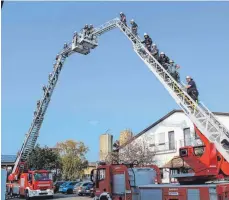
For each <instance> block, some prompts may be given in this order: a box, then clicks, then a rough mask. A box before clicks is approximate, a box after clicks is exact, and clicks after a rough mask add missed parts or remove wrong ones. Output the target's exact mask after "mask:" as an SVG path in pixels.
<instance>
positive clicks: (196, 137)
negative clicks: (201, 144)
mask: <svg viewBox="0 0 229 200" xmlns="http://www.w3.org/2000/svg"><path fill="white" fill-rule="evenodd" d="M195 139H200V137H199V135H197V133H196V131H195Z"/></svg>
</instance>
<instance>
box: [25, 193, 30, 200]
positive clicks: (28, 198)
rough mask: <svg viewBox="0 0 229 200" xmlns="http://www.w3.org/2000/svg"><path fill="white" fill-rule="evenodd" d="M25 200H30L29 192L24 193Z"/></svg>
mask: <svg viewBox="0 0 229 200" xmlns="http://www.w3.org/2000/svg"><path fill="white" fill-rule="evenodd" d="M25 199H26V200H30V197H29V192H28V191H25Z"/></svg>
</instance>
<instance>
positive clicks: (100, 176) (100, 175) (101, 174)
mask: <svg viewBox="0 0 229 200" xmlns="http://www.w3.org/2000/svg"><path fill="white" fill-rule="evenodd" d="M105 172H106V169H100V170H98V180H99V181H101V180H103V179H105Z"/></svg>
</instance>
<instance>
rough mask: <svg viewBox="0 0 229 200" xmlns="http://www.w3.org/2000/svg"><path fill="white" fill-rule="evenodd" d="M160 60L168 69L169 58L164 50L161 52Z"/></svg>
mask: <svg viewBox="0 0 229 200" xmlns="http://www.w3.org/2000/svg"><path fill="white" fill-rule="evenodd" d="M158 62H159V63H160V64H161V65H162V66H163V67H164V69H165V70H168V66H169V58H168V56H166V55H165V53H164V52H161V53H160V56H159V58H158Z"/></svg>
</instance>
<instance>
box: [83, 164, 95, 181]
mask: <svg viewBox="0 0 229 200" xmlns="http://www.w3.org/2000/svg"><path fill="white" fill-rule="evenodd" d="M93 169H96V162H89V163H88V167H87V168H86V169H85V170H84V178H85V179H90V176H91V171H92V170H93Z"/></svg>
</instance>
